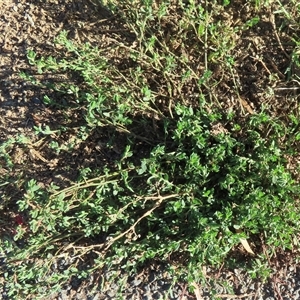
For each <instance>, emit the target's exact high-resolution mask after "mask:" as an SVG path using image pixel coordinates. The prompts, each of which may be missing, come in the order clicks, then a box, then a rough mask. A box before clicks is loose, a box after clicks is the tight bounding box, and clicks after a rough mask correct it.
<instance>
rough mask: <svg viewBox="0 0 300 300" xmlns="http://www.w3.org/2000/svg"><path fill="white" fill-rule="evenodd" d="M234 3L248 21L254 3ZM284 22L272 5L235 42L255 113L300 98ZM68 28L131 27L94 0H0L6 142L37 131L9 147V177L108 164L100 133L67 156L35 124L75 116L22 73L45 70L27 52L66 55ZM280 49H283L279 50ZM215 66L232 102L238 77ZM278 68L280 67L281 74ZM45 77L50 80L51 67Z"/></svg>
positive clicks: (89, 32)
mask: <svg viewBox="0 0 300 300" xmlns="http://www.w3.org/2000/svg"><path fill="white" fill-rule="evenodd" d="M232 9H233V11H232V12H233V14H232V15H233V16H234V17H233V18H232V17H229V16H226V15H225V16H223V17H224V18H227V19H228V22H229V21H230V22H234V23H236V24H238V23H239V22H240V23H243V21H245V20H246V19H249V17H251V16H252V15H253V16H254V12H253V11H248V10H247V5H243V6H242V8H241V9H240V10H234V7H233V8H232ZM281 21H282V20H280V18H279V19H275V18H274V14H272V13H271V12H270V11H265V13H264V15H263V18H262V19H261V21H260V23H259V26H256V27H255V28H254V29H251V30H250V29H249V31H245V32H244V36H243V38H242V39H240V40H239V41H238V44H239V46H238V47H236V48H237V49H239V50H238V51H239V52H240V53H237V56H238V57H239V58H240V59H239V67H238V68H237V69H235V70H234V72H236V74H234V76H235V78H236V81H237V83H238V85H239V86H240V88H241V99H239V103H240V105H241V109H242V110H244V111H245V112H246V113H248V114H252V113H254V112H255V111H256V110H257V109H259V108H260V107H261V106H262V105H263V104H270V103H272V106H271V107H272V113H273V114H274V115H275V116H277V117H280V118H282V119H284V118H285V115H286V113H287V112H289V111H292V110H293V109H294V108H295V107H296V106H297V105H298V101H299V89H300V83H299V82H297V81H295V80H289V81H288V82H287V80H286V79H287V74H286V73H285V71H286V69H287V68H288V67H290V68H291V72H292V73H293V74H299V75H300V70H298V69H297V68H296V67H295V66H294V65H292V63H291V57H290V54H291V51H292V50H293V47H292V45H291V43H290V39H289V33H290V35H292V34H293V28H292V27H290V28H287V29H286V30H284V31H283V32H284V33H282V34H280V33H279V32H277V29H276V24H277V23H280V22H281ZM61 30H67V31H68V32H69V37H70V38H72V39H73V41H75V42H78V43H82V42H90V43H91V44H92V45H104V44H105V43H107V40H106V37H107V36H110V35H114V34H119V32H120V31H122V30H125V31H126V28H124V27H122V23H120V22H118V20H115V18H114V16H112V15H111V14H110V12H109V11H107V10H106V9H104V8H102V7H100V6H97V5H95V4H94V3H93V2H92V1H88V0H86V1H84V0H47V1H43V0H30V1H28V0H2V1H1V4H0V144H2V143H4V142H5V141H7V140H8V139H9V138H14V137H16V136H17V135H19V134H23V135H25V136H27V137H29V138H30V144H29V145H28V147H27V148H24V147H21V146H20V147H18V146H14V147H13V148H12V149H11V151H10V154H11V155H12V157H13V160H14V162H15V163H16V164H15V167H14V168H13V171H11V170H6V169H4V168H2V169H0V176H1V177H2V178H5V177H7V176H10V178H15V180H16V182H17V180H18V178H19V177H20V176H21V175H22V178H27V179H32V178H33V179H36V180H37V181H38V182H39V183H41V184H43V185H48V184H50V183H51V182H54V183H56V184H58V185H60V186H64V185H67V184H68V183H69V182H71V181H73V180H75V179H76V177H77V175H78V170H79V168H81V167H87V166H89V165H91V164H92V165H95V164H96V165H97V164H100V163H101V162H100V161H99V155H95V153H96V150H95V149H94V148H95V145H96V144H97V143H96V140H97V139H99V137H100V136H99V134H100V133H97V132H95V133H94V134H93V135H91V138H90V139H89V140H88V141H87V143H86V144H84V145H80V147H79V148H78V151H77V152H76V154H74V155H72V156H66V157H62V156H58V155H55V153H54V152H53V151H51V150H49V149H47V147H45V143H44V142H43V140H41V139H40V137H39V136H37V135H36V134H35V132H34V128H33V127H34V126H38V125H39V124H43V125H49V126H50V125H51V124H52V125H53V124H56V123H60V124H61V123H63V122H66V120H67V119H68V118H67V117H69V116H66V115H65V114H66V112H63V111H61V110H60V109H59V108H57V109H51V110H50V109H49V108H47V107H46V106H45V105H44V104H43V102H42V98H43V96H44V92H45V91H44V90H43V89H38V88H37V87H35V86H33V85H31V84H30V83H28V82H25V81H24V80H22V79H21V78H20V76H19V73H20V72H22V71H26V72H28V73H30V74H32V75H36V76H42V75H39V74H36V70H35V69H34V68H31V67H30V65H29V64H28V59H27V56H26V51H28V50H29V49H33V50H34V51H36V52H37V53H38V54H39V55H54V54H55V55H58V56H59V55H62V54H61V53H59V52H58V51H59V50H58V49H57V48H55V47H54V43H53V40H54V38H55V37H56V36H57V35H58V34H59V32H61ZM273 53H276V54H277V55H276V57H274V55H273ZM214 71H215V75H214V76H215V79H216V80H218V79H219V80H221V79H222V82H221V86H220V92H222V94H220V98H223V99H224V103H227V104H226V105H227V106H230V105H231V104H230V101H231V99H232V97H233V95H234V91H233V89H232V86H229V85H228V84H229V82H231V79H230V78H227V76H228V74H224V73H223V72H222V70H220V69H218V66H217V65H216V66H215V70H214ZM271 74H273V75H274V74H275V78H274V77H273V78H272V76H270V75H271ZM43 76H44V78H45V79H47V74H43ZM62 80H64V75H62ZM270 86H272V89H270V88H269V87H270ZM274 91H275V92H276V93H274ZM228 103H229V104H228ZM69 114H72V118H73V119H76V122H78V123H79V124H80V121H81V116H80V114H79V112H77V111H71V112H69ZM101 138H102V139H105V138H106V137H105V136H101ZM115 152H116V153H117V152H118V151H117V150H116V151H115ZM102 159H106V160H107V159H109V158H107V157H102ZM24 174H25V176H24ZM1 193H2V195H1ZM5 193H6V194H7V193H9V196H10V197H11V196H12V195H13V196H14V197H15V198H16V199H17V198H18V196H20V195H21V194H22V190H21V183H20V189H18V184H14V185H9V187H8V188H7V189H5V191H1V192H0V196H3V199H5ZM8 227H9V226H8ZM7 230H9V229H7Z"/></svg>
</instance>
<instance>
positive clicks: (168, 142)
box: [0, 1, 300, 298]
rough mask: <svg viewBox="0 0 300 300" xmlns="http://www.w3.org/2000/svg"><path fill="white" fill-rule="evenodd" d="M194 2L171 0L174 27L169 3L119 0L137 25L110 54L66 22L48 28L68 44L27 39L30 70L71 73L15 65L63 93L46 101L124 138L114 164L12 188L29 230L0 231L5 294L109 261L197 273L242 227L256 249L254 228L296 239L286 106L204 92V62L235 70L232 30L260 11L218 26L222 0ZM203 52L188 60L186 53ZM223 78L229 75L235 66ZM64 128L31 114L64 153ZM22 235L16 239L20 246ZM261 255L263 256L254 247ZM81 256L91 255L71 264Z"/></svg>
mask: <svg viewBox="0 0 300 300" xmlns="http://www.w3.org/2000/svg"><path fill="white" fill-rule="evenodd" d="M150 2H151V3H150ZM194 2H195V1H179V4H178V5H179V6H180V7H177V10H176V13H177V15H176V16H177V17H178V16H179V15H180V18H179V17H178V18H179V19H178V20H179V22H178V24H177V25H176V26H179V27H178V28H177V27H176V28H177V31H178V33H180V35H179V36H180V39H181V40H180V41H179V40H177V39H176V38H177V37H178V36H176V35H175V34H172V35H170V32H166V30H167V28H168V26H166V27H164V25H163V24H164V22H168V20H169V19H168V18H167V16H169V17H170V15H168V13H170V12H168V9H170V10H171V11H172V12H173V10H174V9H175V8H174V7H172V8H168V7H167V6H166V5H165V4H161V5H160V6H159V7H157V8H156V11H155V12H153V9H154V8H153V6H152V1H142V4H141V7H142V8H143V9H140V10H134V8H133V7H132V6H131V10H129V9H128V7H129V6H130V3H129V2H128V1H120V6H121V4H122V5H124V7H125V8H127V9H124V11H123V12H124V14H123V15H122V17H123V18H124V20H127V22H128V24H127V25H128V27H129V28H130V29H131V30H132V32H133V33H134V34H135V38H136V42H137V44H136V45H135V46H132V47H130V46H129V45H126V43H125V42H124V43H119V42H117V41H115V42H116V49H109V50H111V52H110V55H111V57H109V56H108V55H107V51H108V49H106V48H105V49H101V48H97V47H93V46H91V45H90V44H84V45H79V46H78V45H75V44H74V43H73V42H72V41H70V40H69V39H68V38H67V32H62V33H61V35H60V36H59V37H58V38H57V40H56V42H57V43H58V44H59V45H60V47H61V46H63V47H65V49H66V50H67V52H68V54H69V56H68V57H66V58H63V59H56V58H54V57H48V58H40V59H38V58H37V54H36V53H35V52H34V51H32V50H30V51H29V52H28V60H29V63H30V64H32V65H34V66H35V67H36V68H37V70H38V72H39V73H43V72H45V71H47V72H53V73H54V74H55V73H56V72H62V71H64V72H66V73H67V74H68V75H69V76H70V78H72V79H74V76H75V80H74V82H73V83H71V82H59V83H56V84H54V83H51V84H49V83H47V84H46V85H45V83H42V82H38V80H37V79H36V78H33V77H31V76H28V75H26V74H22V75H23V77H25V78H27V79H30V80H31V81H32V82H34V83H35V84H36V85H40V86H43V87H45V86H46V87H47V88H48V89H49V91H51V92H53V91H55V92H59V93H60V95H63V97H64V99H67V100H66V101H67V102H68V105H63V104H62V103H59V102H58V101H56V100H55V99H51V97H49V96H48V95H47V96H46V97H45V99H44V101H45V104H47V105H49V106H50V107H51V106H53V107H54V106H59V107H60V109H64V110H66V111H68V109H70V106H72V108H74V107H75V108H77V109H80V110H81V112H82V115H83V118H84V121H83V122H82V123H83V125H81V128H80V134H78V136H77V137H76V138H77V139H78V140H79V141H80V142H83V141H86V140H87V137H88V136H89V135H90V134H91V133H92V131H93V130H100V129H101V130H110V132H112V133H111V134H112V135H113V136H114V137H115V138H117V137H118V136H119V134H120V133H122V134H124V136H125V139H124V140H123V141H122V142H123V143H124V144H123V147H122V149H123V150H122V153H121V155H119V157H118V158H116V159H115V161H114V163H113V164H104V165H103V167H102V168H100V167H98V166H97V167H95V169H93V168H91V167H90V168H86V169H82V170H79V171H80V176H79V178H78V180H77V181H76V182H74V183H73V184H71V185H70V186H69V187H66V188H60V187H58V186H56V185H54V184H50V185H49V186H48V187H41V186H40V185H39V184H38V183H37V182H36V181H35V180H28V182H27V186H26V188H25V190H26V191H25V192H24V195H23V197H20V199H19V201H18V202H17V205H18V209H19V210H20V211H23V212H25V213H26V214H27V216H28V223H27V225H26V230H24V228H23V227H19V228H18V230H17V233H16V235H15V236H14V239H15V241H14V240H9V239H7V240H5V241H2V242H1V245H0V247H1V252H5V254H6V257H7V258H6V259H7V262H6V270H5V274H4V275H5V278H6V279H7V284H6V286H7V289H8V290H9V296H11V297H24V296H26V295H27V294H31V295H35V297H36V298H38V297H43V295H45V294H47V291H49V289H50V290H51V291H54V290H58V289H59V287H60V286H61V285H62V284H63V283H64V282H66V281H67V280H68V279H70V278H71V277H72V276H77V277H78V276H79V277H80V278H82V279H84V278H86V277H88V275H89V274H90V273H92V272H93V271H94V270H96V269H103V270H104V269H105V268H109V269H110V270H113V271H115V273H113V274H114V275H113V276H116V274H117V271H116V270H117V269H119V268H121V269H123V270H126V272H128V274H131V273H134V272H135V271H136V270H137V268H139V267H140V266H143V264H145V263H146V262H148V261H151V260H156V261H160V262H162V263H167V267H168V269H169V271H170V272H173V273H172V274H173V278H174V282H175V281H176V280H177V279H181V280H187V281H188V283H189V284H191V285H192V283H193V282H198V281H200V280H202V274H201V272H200V271H199V270H201V268H202V266H204V265H212V266H219V265H221V264H222V263H224V262H225V261H226V260H227V259H228V258H229V257H230V254H231V251H232V250H233V249H235V247H237V246H238V245H239V244H240V243H241V239H245V238H247V239H248V241H249V243H251V247H252V248H253V250H254V252H255V253H256V254H258V252H257V251H258V249H259V244H258V236H259V235H263V240H264V242H265V243H266V244H267V245H268V247H269V252H270V253H272V252H273V251H275V249H277V248H283V249H292V248H293V246H294V237H295V235H296V234H297V233H298V228H299V226H298V225H299V222H300V217H299V216H300V214H299V206H298V202H297V195H298V193H299V188H298V186H297V182H296V180H295V178H294V177H293V175H292V173H291V172H290V170H289V169H288V168H287V165H288V164H287V162H288V158H289V155H291V153H293V151H291V148H290V146H291V145H293V142H291V141H293V140H294V139H295V140H297V137H298V135H297V134H298V133H297V131H296V130H295V127H296V126H297V125H298V121H297V118H296V117H295V116H290V121H291V123H292V127H291V128H288V129H287V128H286V127H285V125H284V123H283V122H282V121H280V120H279V119H278V118H274V117H270V116H269V114H268V111H267V110H264V109H262V110H261V111H260V112H257V113H255V114H252V115H251V116H243V117H241V116H240V113H239V112H238V109H236V111H233V110H230V109H228V110H224V109H222V107H221V106H220V105H219V104H220V103H219V100H220V99H218V95H216V94H215V93H214V91H215V89H216V87H217V86H218V84H219V83H218V82H217V81H216V80H215V79H214V78H213V76H212V71H211V69H210V67H212V66H214V65H215V64H216V63H221V65H222V67H224V68H226V70H227V71H228V73H229V74H231V75H232V74H233V73H232V66H233V64H234V59H233V58H232V57H231V54H232V51H233V50H234V47H235V43H234V40H233V39H232V37H233V36H234V35H235V34H237V33H238V32H240V31H243V30H246V29H249V27H252V26H255V25H256V24H257V22H258V19H257V18H254V19H251V20H250V21H247V22H246V24H245V26H244V27H243V26H241V27H234V28H233V27H230V26H227V27H225V29H226V30H223V29H224V26H222V25H223V24H222V22H221V21H219V20H218V18H217V16H218V15H219V14H220V13H221V12H224V10H225V7H227V5H229V1H224V5H217V4H216V3H215V8H216V9H217V10H214V11H217V12H214V13H213V10H212V9H211V7H210V5H208V4H207V3H206V4H207V5H206V7H202V6H197V5H195V3H194ZM225 4H226V5H225ZM115 8H117V6H116V7H115ZM120 14H122V13H120ZM210 20H214V21H215V23H213V22H210ZM156 21H157V22H156ZM155 22H156V25H157V28H156V31H154V29H153V23H155ZM218 34H220V35H221V36H222V40H220V37H219V35H218ZM195 41H197V44H196V46H195V47H194V48H193V47H192V44H193V43H194V42H195ZM178 42H180V45H181V46H179V45H178ZM193 45H194V44H193ZM115 50H116V51H117V52H118V53H122V55H123V56H122V58H124V57H125V58H127V59H128V61H129V62H130V63H129V66H128V67H127V68H126V70H124V69H122V68H121V67H120V66H119V65H117V64H116V62H115V61H114V60H113V58H112V57H113V55H112V53H115V52H113V51H115ZM208 50H209V51H208ZM187 53H190V54H189V55H190V56H193V57H194V58H195V59H194V61H190V60H189V58H188V55H187ZM120 55H121V54H120ZM198 59H199V60H198ZM200 59H201V60H200ZM200 62H202V66H201V67H199V70H198V71H197V68H195V67H194V65H201V64H200ZM74 74H75V75H74ZM71 75H72V76H71ZM232 83H233V86H235V87H236V82H235V80H234V79H233V81H232ZM81 121H82V120H81ZM69 130H70V131H71V129H70V128H68V127H67V126H66V125H64V126H61V128H56V130H51V129H50V128H46V129H42V128H36V131H37V134H40V135H45V136H51V138H52V141H51V147H52V148H56V150H57V153H63V154H65V153H67V154H70V153H72V151H76V150H74V149H73V146H71V145H69V146H66V147H62V146H61V145H60V134H61V133H62V132H67V133H68V132H69ZM12 143H13V142H10V141H9V142H7V144H6V145H5V146H3V147H2V148H0V151H1V153H0V154H1V156H2V157H4V158H5V160H6V161H7V162H9V165H10V166H11V165H12V163H13V162H12V161H11V160H10V158H9V155H8V150H7V149H8V148H9V146H10V145H11V144H12ZM24 143H25V142H24ZM18 241H23V242H24V243H23V245H22V248H21V249H20V247H19V246H18V245H17V243H16V242H18ZM257 256H258V258H257V261H258V263H257V264H258V266H259V268H261V265H262V264H263V263H264V257H263V256H262V255H261V256H260V255H259V254H258V255H257ZM91 257H92V260H93V264H91V265H84V264H82V265H81V263H80V262H81V261H84V260H85V259H86V258H89V259H91ZM61 259H64V260H66V261H68V263H67V264H66V266H65V267H64V269H63V270H61V271H60V272H59V273H57V272H56V271H53V269H54V268H53V266H54V265H56V264H57V263H58V261H60V260H61ZM33 266H34V268H33ZM10 276H12V278H14V280H10V279H9V277H10ZM37 283H38V284H37Z"/></svg>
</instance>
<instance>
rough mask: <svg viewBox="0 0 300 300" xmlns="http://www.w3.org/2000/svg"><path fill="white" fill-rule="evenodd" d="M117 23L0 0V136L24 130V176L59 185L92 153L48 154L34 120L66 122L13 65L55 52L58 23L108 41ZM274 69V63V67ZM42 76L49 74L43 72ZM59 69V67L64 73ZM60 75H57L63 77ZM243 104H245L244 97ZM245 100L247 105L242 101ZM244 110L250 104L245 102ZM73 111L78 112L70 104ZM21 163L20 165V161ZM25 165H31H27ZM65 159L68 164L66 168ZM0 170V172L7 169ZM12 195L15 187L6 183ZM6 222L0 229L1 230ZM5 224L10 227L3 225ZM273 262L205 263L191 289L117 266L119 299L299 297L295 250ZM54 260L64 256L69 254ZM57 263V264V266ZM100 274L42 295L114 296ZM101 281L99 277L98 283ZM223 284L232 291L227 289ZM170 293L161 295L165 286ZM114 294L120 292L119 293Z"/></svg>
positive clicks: (76, 1) (37, 3)
mask: <svg viewBox="0 0 300 300" xmlns="http://www.w3.org/2000/svg"><path fill="white" fill-rule="evenodd" d="M120 26H122V24H120V23H118V22H114V20H113V17H112V16H111V15H110V13H109V12H108V11H107V10H105V9H103V8H100V7H97V6H95V5H94V3H93V2H89V1H82V0H47V1H43V0H27V1H26V0H1V2H0V142H1V143H3V142H4V141H6V140H7V139H9V138H11V137H16V136H17V135H19V134H24V135H26V136H27V137H29V138H30V141H31V142H30V144H29V145H28V149H26V150H24V149H22V148H21V147H20V148H18V147H17V146H15V147H14V148H13V149H12V152H11V154H12V155H13V159H14V162H17V166H16V168H15V169H14V170H15V171H14V172H15V173H14V174H10V176H13V177H15V178H16V180H17V178H18V174H20V173H24V172H26V176H25V177H26V178H35V179H36V180H37V181H38V182H40V183H42V184H44V185H47V184H49V183H50V182H55V183H57V184H58V185H60V186H62V185H64V184H67V183H68V182H69V181H71V180H73V179H75V178H76V176H77V173H76V172H77V171H76V170H78V168H80V167H84V166H87V164H88V163H89V162H90V161H91V158H86V157H83V154H82V153H79V154H78V155H77V156H76V157H63V158H57V157H52V156H51V153H50V154H49V152H48V150H47V149H46V147H43V146H44V145H43V141H41V140H39V139H38V138H37V137H36V136H35V134H34V130H33V126H37V125H38V124H39V123H42V124H45V125H47V124H53V123H56V122H58V123H59V122H64V120H65V119H64V116H63V114H62V113H61V112H60V111H59V110H56V111H53V110H50V109H48V108H47V107H46V106H44V105H43V103H42V100H41V99H42V97H43V90H42V89H37V88H36V87H34V86H31V85H30V83H28V82H25V81H23V80H22V79H21V78H20V76H19V73H20V72H22V71H27V72H29V73H31V74H34V75H37V76H40V75H39V74H35V73H34V72H35V71H34V69H31V67H30V65H29V64H28V60H27V58H26V51H28V50H29V49H33V50H34V51H36V52H37V53H39V54H41V55H51V54H58V55H59V53H57V51H58V50H57V48H55V47H54V44H53V39H54V38H55V37H56V36H57V35H58V34H59V32H60V31H61V30H63V29H65V30H67V31H69V37H70V38H72V39H73V41H75V42H90V43H91V44H94V45H98V44H100V43H102V44H103V43H106V33H108V32H113V31H114V30H119V28H120ZM278 72H279V73H280V71H278ZM43 76H47V74H46V75H43ZM62 76H63V75H62ZM62 80H63V77H62ZM247 105H248V104H247ZM247 105H245V109H247ZM248 109H249V110H250V113H251V111H252V108H248ZM72 113H75V114H76V112H72ZM18 163H19V165H18ZM28 166H29V167H28ZM70 166H71V168H70ZM6 172H7V171H6V170H4V169H1V170H0V176H5V175H6ZM11 192H12V194H13V195H14V196H15V197H17V196H18V193H19V191H11ZM9 226H10V225H9V224H7V225H4V226H3V228H2V229H1V230H0V234H1V233H3V231H4V230H5V227H7V228H8V227H9ZM7 230H8V229H7ZM270 263H271V265H272V266H273V269H274V274H273V276H272V277H271V278H270V279H269V280H268V281H267V283H266V284H262V283H260V282H258V281H255V280H252V279H251V278H250V277H249V276H248V275H246V273H245V272H244V271H242V270H239V269H234V270H223V269H220V270H210V269H207V270H206V274H207V278H208V281H207V282H208V284H207V286H205V287H196V289H195V291H194V292H193V293H191V292H188V291H187V289H186V286H185V285H184V284H179V283H178V284H177V285H176V286H174V287H171V285H170V282H171V281H170V278H169V277H168V275H167V274H165V272H164V271H163V269H161V268H160V267H158V266H148V267H147V268H146V269H145V270H143V271H142V272H141V273H140V274H137V275H136V277H134V278H127V276H126V274H122V273H120V276H123V277H124V282H126V289H125V290H126V291H125V292H124V293H123V294H122V296H121V297H122V299H149V300H150V299H162V297H167V298H168V299H181V300H184V299H206V300H208V299H210V296H209V294H210V291H211V290H212V289H214V290H215V291H216V294H217V296H218V297H219V298H220V299H249V300H254V299H257V300H258V299H260V300H262V299H266V300H273V299H274V300H275V299H285V300H288V299H291V300H293V299H295V300H297V299H300V267H299V265H298V264H297V263H296V259H295V255H294V254H292V253H283V254H281V255H278V256H277V258H276V260H274V261H272V262H270ZM60 264H66V265H67V264H68V262H67V261H65V262H60ZM59 267H60V266H57V268H59ZM105 277H106V276H105V274H97V272H96V273H95V274H94V275H93V276H90V278H88V280H86V281H80V280H79V279H76V278H72V280H71V279H70V281H69V283H68V284H67V285H66V286H63V287H61V291H60V292H58V293H55V294H53V295H52V296H51V297H49V298H48V299H49V300H50V299H51V300H52V299H63V300H66V299H91V300H92V299H93V300H99V299H116V298H117V296H116V295H117V291H118V289H119V287H118V286H117V285H116V284H115V283H113V282H106V281H105ZM216 278H218V279H220V280H219V282H223V283H224V285H222V284H218V285H214V283H213V282H214V280H213V279H216ZM3 280H4V279H3V278H2V279H1V278H0V290H1V292H2V294H1V295H2V296H0V298H1V297H2V298H1V299H9V298H8V297H7V296H6V293H5V290H3V289H2V287H1V285H2V286H3V285H4V281H3ZM103 283H104V284H103ZM226 284H227V285H229V286H230V287H231V288H232V290H233V291H234V293H232V292H229V291H228V288H227V287H226ZM168 291H169V292H170V293H169V296H166V295H167V292H168ZM118 299H119V298H118Z"/></svg>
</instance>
